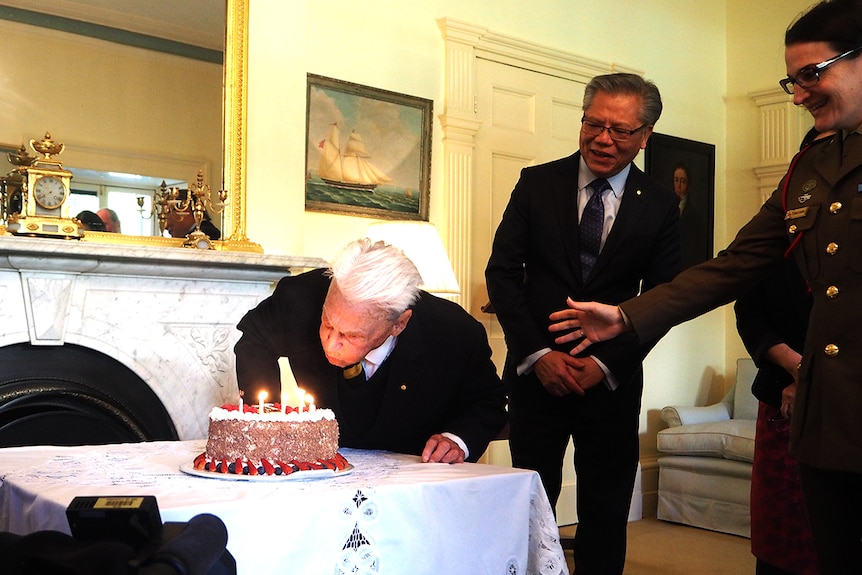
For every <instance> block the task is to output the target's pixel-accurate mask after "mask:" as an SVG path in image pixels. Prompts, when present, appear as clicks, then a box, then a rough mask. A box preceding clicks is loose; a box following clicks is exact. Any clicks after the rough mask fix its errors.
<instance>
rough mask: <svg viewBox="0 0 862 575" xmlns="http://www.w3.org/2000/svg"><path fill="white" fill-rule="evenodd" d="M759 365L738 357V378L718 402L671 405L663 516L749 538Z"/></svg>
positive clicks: (662, 445) (662, 440)
mask: <svg viewBox="0 0 862 575" xmlns="http://www.w3.org/2000/svg"><path fill="white" fill-rule="evenodd" d="M756 372H757V368H756V367H755V365H754V362H753V361H752V360H751V359H749V358H743V359H739V360H737V363H736V382H735V383H734V385H733V387H732V388H731V389H730V391H728V393H727V395H726V396H725V397H724V398H723V399H722V400H721V401H720V402H719V403H716V404H713V405H709V406H704V407H692V406H668V407H665V408H664V409H662V414H661V417H662V419H663V420H664V421H665V422H666V423H667V424H668V426H669V427H668V428H667V429H663V430H662V431H659V433H658V440H657V441H658V450H659V451H661V452H663V453H667V454H668V455H666V456H663V457H661V458H659V461H658V465H659V483H658V512H657V516H658V518H659V519H662V520H665V521H673V522H676V523H684V524H686V525H692V526H695V527H701V528H704V529H710V530H713V531H720V532H723V533H732V534H734V535H740V536H743V537H749V536H750V531H751V521H750V504H749V497H750V494H749V492H750V490H751V462H752V461H753V459H754V433H755V426H756V420H757V407H758V402H757V399H756V398H755V397H754V396H753V395H752V394H751V383H752V381H753V380H754V376H755V374H756Z"/></svg>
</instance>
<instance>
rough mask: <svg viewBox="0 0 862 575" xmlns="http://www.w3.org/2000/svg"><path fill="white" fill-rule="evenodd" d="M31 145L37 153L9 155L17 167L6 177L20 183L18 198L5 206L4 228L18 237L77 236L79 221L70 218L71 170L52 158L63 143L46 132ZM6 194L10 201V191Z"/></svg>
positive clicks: (80, 233)
mask: <svg viewBox="0 0 862 575" xmlns="http://www.w3.org/2000/svg"><path fill="white" fill-rule="evenodd" d="M30 147H31V148H32V149H33V151H34V152H36V153H37V154H39V155H38V156H35V157H33V156H29V155H27V154H18V155H17V156H16V158H15V159H14V160H13V158H12V157H11V156H10V161H12V162H13V164H15V165H16V168H15V170H14V171H13V173H10V175H9V176H7V178H6V180H9V181H11V180H12V176H13V175H14V176H15V179H16V180H20V182H21V183H20V193H19V195H18V200H17V201H16V202H15V203H12V202H11V201H10V202H8V205H6V206H5V212H6V229H7V230H8V231H9V232H11V233H12V234H15V235H19V236H20V235H24V236H44V237H61V238H80V237H81V236H82V235H83V229H82V228H81V227H80V225H79V224H80V223H79V222H78V221H77V220H75V219H73V218H71V217H69V204H68V200H69V193H70V182H71V179H72V172H70V171H69V170H65V169H63V164H62V163H61V162H60V160H59V159H57V158H56V157H55V156H57V155H59V154H60V152H62V151H63V148H64V145H63V144H62V143H60V142H55V141H54V140H52V139H51V134H47V133H46V134H45V137H44V138H42V139H41V140H30ZM22 151H23V146H22ZM8 197H9V199H10V200H11V198H12V196H11V194H10V195H9V196H8Z"/></svg>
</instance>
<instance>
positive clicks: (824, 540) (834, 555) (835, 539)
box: [799, 464, 862, 575]
mask: <svg viewBox="0 0 862 575" xmlns="http://www.w3.org/2000/svg"><path fill="white" fill-rule="evenodd" d="M799 472H800V478H801V480H802V493H803V495H804V496H805V505H806V507H808V516H809V519H810V521H811V532H812V534H813V535H814V545H815V547H816V548H817V557H818V562H819V564H820V573H821V575H859V574H860V573H862V474H860V473H851V472H849V471H831V470H825V469H820V468H817V467H812V466H810V465H805V464H800V465H799Z"/></svg>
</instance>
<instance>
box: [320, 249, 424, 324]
mask: <svg viewBox="0 0 862 575" xmlns="http://www.w3.org/2000/svg"><path fill="white" fill-rule="evenodd" d="M328 273H329V275H330V276H331V277H332V286H336V287H337V288H338V291H339V292H340V293H341V296H342V297H343V298H344V299H345V300H346V301H347V302H348V303H350V304H352V305H362V306H365V305H371V306H373V307H376V308H378V309H380V310H382V311H383V312H384V313H386V314H387V315H388V316H389V317H390V318H391V319H395V318H397V317H398V316H399V315H401V314H402V313H403V312H404V311H405V310H407V309H408V308H409V307H410V306H412V305H413V304H414V303H416V301H417V300H418V299H419V291H420V290H419V286H420V285H422V276H420V275H419V270H417V269H416V266H415V265H414V264H413V262H412V261H410V259H409V258H408V257H407V256H405V255H404V252H402V251H401V250H400V249H398V248H396V247H394V246H391V245H389V244H387V243H385V242H382V241H377V242H374V241H372V240H370V239H368V238H362V239H359V240H354V241H352V242H350V243H349V244H347V245H346V246H344V248H342V250H341V251H340V252H339V253H338V255H337V256H336V257H335V261H334V262H333V263H332V266H331V267H330V268H329V270H328ZM330 289H332V287H331V286H330Z"/></svg>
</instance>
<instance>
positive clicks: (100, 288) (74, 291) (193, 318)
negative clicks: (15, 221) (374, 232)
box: [0, 236, 326, 439]
mask: <svg viewBox="0 0 862 575" xmlns="http://www.w3.org/2000/svg"><path fill="white" fill-rule="evenodd" d="M325 265H326V262H325V261H324V260H321V259H318V258H307V257H294V256H278V255H265V254H258V253H248V252H228V251H211V250H194V249H183V248H173V249H166V248H156V247H149V246H123V245H112V244H96V243H86V242H78V241H74V240H56V239H44V238H25V237H10V236H0V326H2V329H0V347H5V346H8V345H12V344H17V343H29V344H30V345H32V346H58V345H66V344H74V345H78V346H83V347H87V348H90V349H94V350H96V351H99V352H101V353H103V354H105V355H107V356H109V357H112V358H114V359H116V360H117V361H119V362H121V363H123V364H124V365H125V366H127V367H128V368H129V369H131V370H132V371H133V372H135V373H136V374H137V375H138V376H139V377H140V378H141V379H143V380H144V381H145V382H146V383H147V384H148V385H149V386H150V389H152V390H153V391H154V392H155V394H156V395H157V396H158V397H159V398H160V399H161V401H162V403H163V404H164V406H165V409H166V410H167V412H168V413H169V414H170V416H171V418H172V420H173V422H174V426H175V427H176V429H177V433H178V435H179V437H180V439H193V438H199V437H204V436H205V435H206V426H207V414H208V413H209V411H210V409H211V408H212V407H213V406H214V405H220V404H223V403H226V402H228V401H234V402H235V401H236V374H235V368H234V366H235V361H234V354H233V346H234V344H235V343H236V340H237V339H238V338H239V335H240V333H239V331H237V329H236V324H237V322H238V321H239V320H240V318H242V316H243V315H244V314H245V313H246V311H248V310H249V309H251V308H253V307H255V306H256V305H257V303H258V302H259V301H260V300H261V299H263V298H265V297H267V296H268V295H269V294H270V293H271V291H272V288H273V285H274V282H275V281H277V280H278V279H280V278H282V277H284V276H286V275H290V274H291V273H296V272H297V271H301V270H303V269H308V268H315V267H322V266H325Z"/></svg>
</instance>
